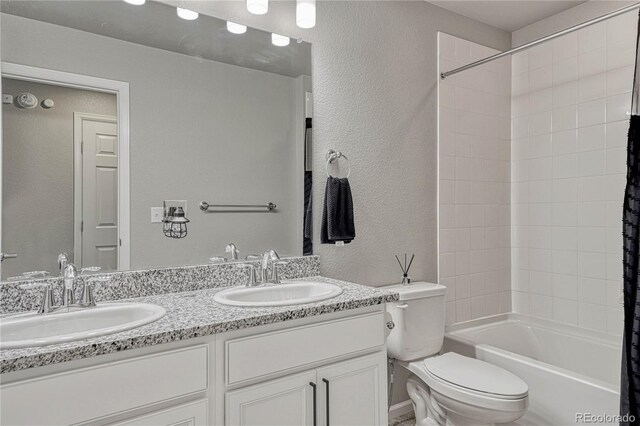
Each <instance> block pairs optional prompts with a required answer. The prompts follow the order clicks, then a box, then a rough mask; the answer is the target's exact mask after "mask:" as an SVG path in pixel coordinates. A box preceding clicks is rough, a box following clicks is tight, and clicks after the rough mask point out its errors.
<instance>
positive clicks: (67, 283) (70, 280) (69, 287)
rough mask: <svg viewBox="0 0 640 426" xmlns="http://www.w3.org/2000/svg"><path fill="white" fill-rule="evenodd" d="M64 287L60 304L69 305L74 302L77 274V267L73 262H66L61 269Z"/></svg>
mask: <svg viewBox="0 0 640 426" xmlns="http://www.w3.org/2000/svg"><path fill="white" fill-rule="evenodd" d="M63 276H64V287H63V289H62V306H66V307H70V306H71V305H73V304H75V303H76V301H75V294H74V293H73V288H74V287H75V283H76V277H77V276H78V268H76V265H74V264H73V263H67V265H66V266H65V267H64V271H63Z"/></svg>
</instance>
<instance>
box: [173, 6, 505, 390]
mask: <svg viewBox="0 0 640 426" xmlns="http://www.w3.org/2000/svg"><path fill="white" fill-rule="evenodd" d="M167 3H172V4H178V2H175V1H174V2H171V1H167ZM179 4H183V5H185V7H189V8H193V9H194V10H198V11H200V12H203V13H208V14H210V15H213V16H217V17H220V18H222V19H230V20H236V21H238V22H243V23H246V24H248V25H251V26H254V27H257V28H261V29H264V30H267V31H274V32H279V33H283V34H288V35H291V36H293V37H302V38H304V39H305V40H307V41H310V42H312V43H313V89H314V90H313V91H314V97H315V100H314V109H315V117H314V130H313V132H314V200H313V201H314V206H315V209H314V213H315V224H314V225H315V226H314V232H315V233H316V238H315V244H314V251H315V253H316V254H319V255H320V256H321V271H322V273H323V275H327V276H331V277H338V278H342V279H346V280H350V281H355V282H358V283H362V284H367V285H381V284H388V283H393V282H399V281H400V279H401V274H400V271H399V268H398V266H397V264H396V260H395V259H394V257H393V255H394V254H399V253H404V252H408V253H415V254H416V260H415V261H414V265H413V267H412V277H413V279H414V280H417V279H422V280H429V281H435V280H436V279H437V241H436V235H437V223H436V211H437V206H436V201H435V200H436V187H437V175H436V167H437V118H436V117H437V93H436V91H437V90H436V87H437V33H438V31H445V32H447V33H449V34H453V35H456V36H460V37H463V38H465V39H468V40H474V41H477V42H479V43H482V44H484V45H487V46H491V47H493V48H497V49H507V48H508V47H509V46H510V34H509V33H507V32H504V31H501V30H497V29H495V28H492V27H489V26H487V25H484V24H480V23H478V22H475V21H473V20H470V19H467V18H464V17H462V16H459V15H455V14H453V13H451V12H448V11H446V10H444V9H441V8H438V7H436V6H433V5H432V4H429V3H427V2H422V1H319V2H318V4H317V8H318V10H317V25H316V27H315V28H314V29H312V30H302V29H300V28H297V27H296V25H295V3H294V2H291V1H272V2H270V5H269V13H268V14H267V15H265V16H255V15H251V14H250V13H248V12H247V11H246V7H245V3H244V2H242V1H215V2H201V1H184V2H183V1H181V2H179ZM330 148H332V149H337V150H340V151H343V152H344V153H346V154H347V155H348V156H349V158H350V159H351V166H352V171H351V178H350V181H351V186H352V190H353V196H354V203H355V220H356V232H357V237H356V239H355V240H354V241H353V242H352V243H351V244H348V245H347V246H345V247H342V248H339V247H334V246H329V245H320V244H319V243H318V242H319V238H317V237H318V234H319V231H320V211H321V210H320V206H321V205H322V204H321V203H322V198H323V192H324V185H325V179H326V176H325V174H324V154H325V152H326V150H327V149H330ZM398 387H400V388H402V386H401V385H399V386H398Z"/></svg>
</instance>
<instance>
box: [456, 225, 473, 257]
mask: <svg viewBox="0 0 640 426" xmlns="http://www.w3.org/2000/svg"><path fill="white" fill-rule="evenodd" d="M455 233H456V234H455V238H456V246H455V247H456V252H460V251H467V250H471V230H470V228H456V229H455Z"/></svg>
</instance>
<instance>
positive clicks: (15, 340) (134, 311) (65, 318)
mask: <svg viewBox="0 0 640 426" xmlns="http://www.w3.org/2000/svg"><path fill="white" fill-rule="evenodd" d="M165 313H166V311H165V309H164V308H163V307H162V306H157V305H152V304H149V303H109V304H104V305H98V306H97V307H95V308H89V309H81V310H76V311H73V310H72V311H70V312H65V311H63V310H60V311H58V312H55V313H52V314H44V315H39V314H36V313H28V314H20V315H13V316H10V317H6V318H2V319H0V349H17V348H30V347H33V346H44V345H53V344H56V343H65V342H71V341H74V340H82V339H87V338H89V337H98V336H104V335H106V334H113V333H119V332H121V331H125V330H131V329H132V328H136V327H140V326H143V325H145V324H149V323H151V322H153V321H157V320H158V319H160V318H162V317H163V316H164V314H165Z"/></svg>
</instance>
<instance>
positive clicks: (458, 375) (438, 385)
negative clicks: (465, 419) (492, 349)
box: [407, 352, 528, 412]
mask: <svg viewBox="0 0 640 426" xmlns="http://www.w3.org/2000/svg"><path fill="white" fill-rule="evenodd" d="M407 368H408V369H409V371H411V372H412V373H413V374H415V375H416V376H418V377H419V378H420V379H421V380H422V381H424V383H425V384H426V385H427V386H428V387H429V388H430V389H432V390H433V391H434V392H436V393H438V394H441V395H442V396H444V397H446V398H450V399H452V400H456V401H459V402H462V403H465V404H469V405H473V406H476V407H483V408H487V409H491V410H498V411H503V412H520V411H522V410H526V408H527V405H528V386H527V384H526V383H525V382H524V381H523V380H522V379H520V378H519V377H517V376H516V375H514V374H512V373H510V372H508V371H506V370H504V369H502V368H500V367H498V366H495V365H492V364H489V363H487V362H484V361H481V360H477V359H474V358H469V357H465V356H462V355H459V354H456V353H453V352H448V353H446V354H443V355H439V356H435V357H432V358H427V359H424V360H417V361H413V362H411V363H409V364H408V365H407Z"/></svg>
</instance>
